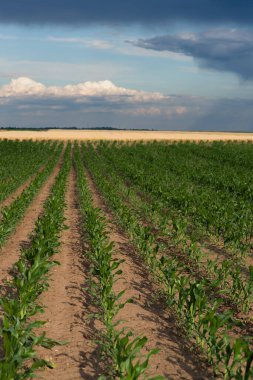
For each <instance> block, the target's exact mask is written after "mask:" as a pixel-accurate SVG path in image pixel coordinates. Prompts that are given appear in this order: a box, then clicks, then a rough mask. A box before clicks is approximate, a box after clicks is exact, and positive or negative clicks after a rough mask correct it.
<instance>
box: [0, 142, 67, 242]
mask: <svg viewBox="0 0 253 380" xmlns="http://www.w3.org/2000/svg"><path fill="white" fill-rule="evenodd" d="M61 151H62V145H60V146H58V148H57V150H56V152H55V153H54V155H53V156H52V158H51V159H50V160H49V161H48V163H47V165H46V166H45V168H44V169H43V170H42V171H40V172H39V173H38V174H37V175H36V177H35V178H34V179H33V180H32V182H31V183H30V185H29V186H28V187H27V188H25V189H24V190H23V192H22V193H21V194H20V196H18V197H17V198H16V199H15V200H14V201H13V202H12V203H11V204H10V205H9V206H6V207H4V208H2V210H1V217H0V247H1V246H3V244H4V243H5V241H6V239H7V237H8V236H9V235H10V234H11V233H12V232H13V231H14V229H15V227H16V225H17V223H18V222H19V221H20V220H21V219H22V217H23V215H24V213H25V211H26V209H27V207H28V206H29V205H30V203H31V201H32V200H33V198H34V197H35V195H36V194H37V193H38V191H39V189H40V188H41V186H42V184H43V183H44V182H45V181H46V179H47V178H48V176H49V175H50V173H51V172H52V171H53V169H54V167H55V165H56V163H57V162H58V161H59V157H60V154H61Z"/></svg>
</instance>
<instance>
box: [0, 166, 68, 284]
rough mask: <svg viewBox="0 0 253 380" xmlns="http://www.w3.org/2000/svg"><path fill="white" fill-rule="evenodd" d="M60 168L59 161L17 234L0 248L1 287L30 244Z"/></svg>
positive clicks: (31, 205)
mask: <svg viewBox="0 0 253 380" xmlns="http://www.w3.org/2000/svg"><path fill="white" fill-rule="evenodd" d="M60 167H61V163H60V161H59V163H58V164H57V165H56V167H55V169H54V170H53V172H52V174H51V175H50V176H49V178H48V179H47V181H46V183H44V185H43V186H42V188H41V189H40V191H39V193H38V195H37V196H36V197H35V198H34V200H33V201H32V203H31V204H30V206H29V207H28V209H27V211H26V212H25V215H24V217H23V219H22V221H21V222H20V223H19V224H18V226H17V228H16V230H15V232H14V233H13V234H12V235H11V236H10V238H9V239H8V240H7V242H6V244H5V245H4V246H3V247H2V248H0V263H1V265H0V285H2V284H3V280H4V279H6V278H8V274H9V272H10V271H11V269H12V266H13V264H15V262H16V261H18V258H19V254H20V248H21V247H22V246H25V245H26V244H28V243H29V236H30V235H31V233H32V231H33V229H34V224H35V222H36V220H37V218H38V216H39V215H40V214H41V213H42V211H43V205H44V202H45V201H46V199H47V197H48V196H49V193H50V189H51V187H52V185H53V183H54V180H55V177H56V176H57V174H58V173H59V171H60Z"/></svg>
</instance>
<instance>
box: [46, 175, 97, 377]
mask: <svg viewBox="0 0 253 380" xmlns="http://www.w3.org/2000/svg"><path fill="white" fill-rule="evenodd" d="M66 201H67V208H66V210H65V218H66V222H65V223H66V225H67V226H68V227H69V229H67V230H64V231H63V233H62V237H61V248H60V252H59V254H58V255H56V256H55V257H54V259H56V260H58V261H59V262H60V264H61V265H59V266H56V267H54V268H53V269H52V272H51V276H50V287H49V289H48V291H47V292H46V293H43V295H42V297H41V303H42V304H43V305H45V306H46V312H45V314H44V315H43V320H45V321H47V322H48V323H47V324H46V328H44V329H43V330H45V331H46V333H47V336H48V337H50V338H53V339H56V340H58V341H65V340H67V341H68V344H67V345H64V346H56V347H55V348H53V349H52V351H51V352H50V351H48V350H43V349H40V350H39V354H40V355H41V356H42V357H45V358H47V359H50V360H51V361H52V362H53V363H54V364H55V365H56V368H55V369H53V370H50V369H47V370H45V371H43V372H39V376H40V378H43V379H47V380H55V379H60V380H70V379H71V380H75V379H97V378H98V377H99V375H100V374H101V373H102V371H101V366H100V363H99V357H98V354H97V351H96V347H97V346H96V344H95V343H94V341H93V339H94V336H93V333H94V332H95V330H96V329H95V328H94V326H90V323H91V322H90V319H89V318H88V316H89V314H90V313H91V312H94V310H92V306H91V305H90V300H89V297H88V294H87V292H86V291H85V286H86V285H85V282H86V280H87V269H86V265H85V256H84V248H83V245H82V237H81V235H80V232H79V231H80V228H79V223H80V216H79V212H78V204H77V193H76V188H75V174H74V171H73V169H72V171H71V174H70V178H69V183H68V189H67V194H66Z"/></svg>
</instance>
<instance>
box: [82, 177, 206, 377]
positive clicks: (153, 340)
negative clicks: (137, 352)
mask: <svg viewBox="0 0 253 380" xmlns="http://www.w3.org/2000/svg"><path fill="white" fill-rule="evenodd" d="M87 178H88V181H89V186H90V190H91V192H92V195H93V200H94V204H95V206H96V207H99V208H101V209H102V210H103V212H104V213H105V216H106V220H107V223H108V228H109V230H110V240H111V241H114V242H115V257H116V258H124V260H125V262H124V263H123V265H122V270H123V279H122V280H119V281H118V282H117V283H116V286H115V291H116V292H120V291H121V290H124V289H125V290H126V292H125V295H124V298H125V299H128V298H132V299H133V300H134V302H133V303H129V304H127V305H126V306H125V307H124V309H122V310H121V312H120V314H119V316H118V317H119V319H121V320H125V321H126V322H123V323H122V324H121V326H122V327H123V326H124V327H128V328H130V329H131V330H132V331H133V332H134V335H135V336H137V335H141V336H144V335H145V336H146V337H147V338H148V344H147V347H146V352H147V351H149V350H150V349H152V348H159V349H160V352H159V353H158V354H157V355H155V356H153V357H152V358H151V360H150V370H149V375H150V376H154V375H158V374H159V375H163V376H165V378H167V379H175V380H176V379H178V380H179V379H208V378H209V379H210V378H212V375H211V372H210V371H209V369H208V366H207V364H206V363H204V362H202V361H201V359H200V357H199V355H198V354H196V353H194V352H193V349H192V345H191V342H189V341H188V342H187V341H186V339H185V338H184V337H183V336H182V332H181V331H180V330H179V329H178V327H177V324H176V322H175V320H174V317H173V314H172V313H171V312H170V311H169V310H168V309H167V308H165V306H164V302H163V300H161V299H160V297H159V292H158V289H157V288H156V286H155V285H154V284H152V280H151V279H150V274H149V273H148V271H147V270H146V268H145V265H144V264H143V262H142V260H141V259H140V258H139V257H138V256H137V254H136V252H135V251H134V249H133V247H132V246H131V244H130V243H129V240H128V239H127V237H126V236H125V235H124V233H123V232H122V231H121V230H120V228H119V227H118V226H117V223H116V222H115V220H114V218H113V215H112V213H111V212H110V210H108V208H107V207H106V204H105V202H104V201H103V199H102V197H101V196H100V195H99V192H98V191H97V189H96V186H95V184H94V182H93V180H92V178H91V176H90V175H89V173H87Z"/></svg>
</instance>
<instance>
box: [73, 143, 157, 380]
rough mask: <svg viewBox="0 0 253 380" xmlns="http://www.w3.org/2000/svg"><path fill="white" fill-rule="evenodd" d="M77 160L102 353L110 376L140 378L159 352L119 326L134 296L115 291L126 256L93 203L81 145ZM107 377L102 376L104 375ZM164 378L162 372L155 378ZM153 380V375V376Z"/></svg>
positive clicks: (77, 150) (92, 288)
mask: <svg viewBox="0 0 253 380" xmlns="http://www.w3.org/2000/svg"><path fill="white" fill-rule="evenodd" d="M75 164H76V171H77V183H78V190H79V198H80V208H81V213H82V217H83V223H84V226H83V230H84V232H85V233H86V236H87V240H88V242H89V246H90V250H89V252H87V254H88V257H89V260H90V262H91V282H90V289H89V291H90V294H91V296H92V299H93V300H94V302H95V303H96V305H97V306H98V308H99V313H97V314H96V317H99V318H100V319H101V320H102V322H103V325H104V328H105V331H104V332H103V333H102V335H101V337H100V339H99V344H100V348H101V350H102V353H103V355H105V356H106V358H107V360H109V366H108V368H107V371H108V376H110V378H119V379H122V380H123V379H124V380H126V379H128V380H130V379H131V380H134V379H138V378H140V377H141V376H143V375H144V374H145V371H146V370H147V368H148V363H149V358H150V356H151V355H153V354H155V353H156V352H157V350H156V349H153V350H151V351H149V353H148V354H147V355H145V356H142V355H141V351H142V349H143V347H144V346H145V344H146V342H147V338H146V337H140V336H137V337H134V336H133V333H132V331H131V330H130V329H128V328H126V327H120V324H121V321H120V320H119V319H117V315H118V312H119V310H121V309H122V308H123V307H124V306H125V304H126V303H129V302H132V300H131V299H128V300H127V301H124V302H123V301H122V300H121V299H122V296H123V295H124V293H125V292H124V291H121V292H119V293H116V292H115V291H114V284H115V283H116V281H117V280H118V278H119V276H121V275H122V270H121V269H120V266H121V264H122V263H123V261H124V260H122V259H117V258H114V253H113V247H114V244H113V242H111V241H110V239H109V236H108V230H107V225H106V220H105V216H104V215H103V212H102V211H101V210H100V209H99V208H96V207H94V205H93V201H92V196H91V193H90V190H89V187H88V183H87V180H86V178H85V174H84V167H83V164H82V162H81V158H80V153H79V149H78V148H77V147H76V150H75ZM105 378H106V377H104V376H101V379H105ZM152 379H153V380H159V379H162V377H161V376H156V377H153V378H152ZM150 380H151V378H150Z"/></svg>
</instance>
